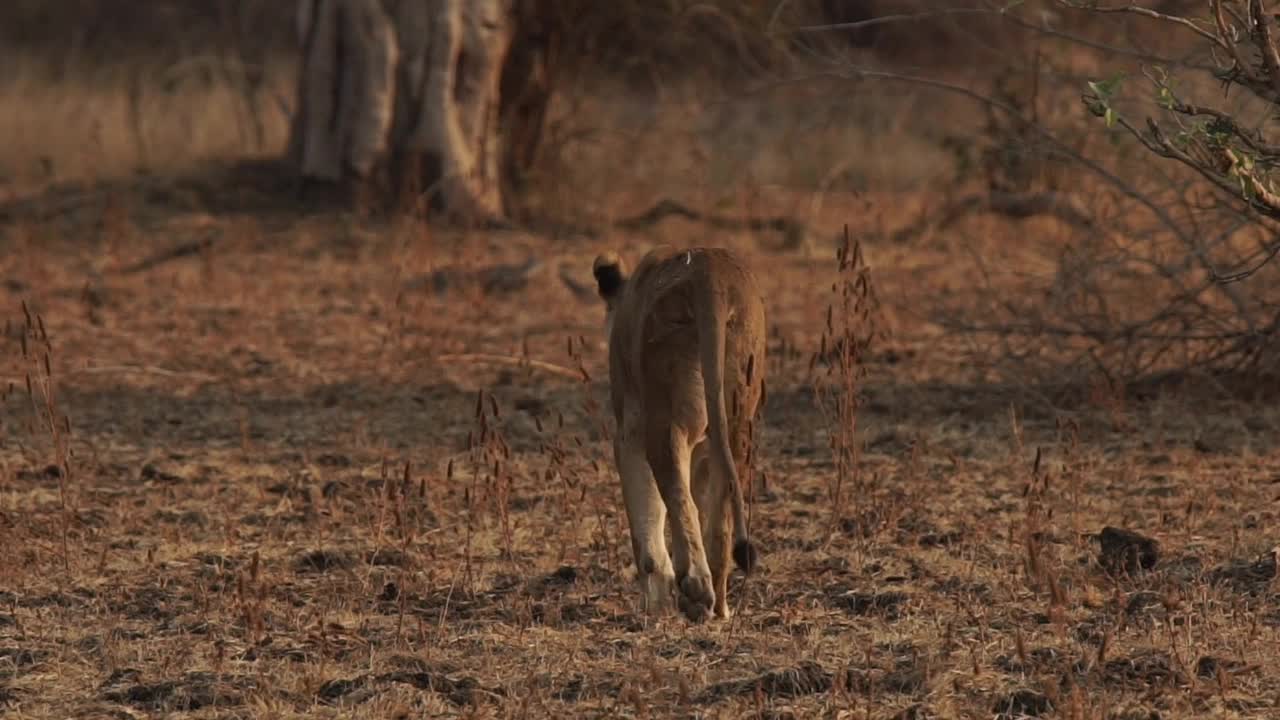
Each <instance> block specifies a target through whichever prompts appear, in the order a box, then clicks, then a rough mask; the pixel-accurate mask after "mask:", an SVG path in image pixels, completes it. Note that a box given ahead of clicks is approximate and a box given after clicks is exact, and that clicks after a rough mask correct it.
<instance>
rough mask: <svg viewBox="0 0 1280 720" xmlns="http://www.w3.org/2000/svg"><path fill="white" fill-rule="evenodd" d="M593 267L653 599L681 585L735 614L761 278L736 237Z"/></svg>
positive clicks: (640, 555) (746, 556)
mask: <svg viewBox="0 0 1280 720" xmlns="http://www.w3.org/2000/svg"><path fill="white" fill-rule="evenodd" d="M593 272H594V275H595V278H596V284H597V289H598V291H599V293H600V295H601V297H603V298H604V300H605V302H606V305H607V308H608V314H607V317H608V320H607V322H606V327H607V332H608V335H609V385H610V397H611V401H612V405H613V412H614V418H615V419H616V421H617V425H618V427H617V433H616V437H615V440H614V458H615V461H616V463H617V467H618V474H619V475H620V477H621V481H622V490H623V499H624V502H625V505H626V509H627V519H628V522H629V523H630V527H631V543H632V551H633V553H634V557H635V563H636V571H637V574H638V579H639V581H640V584H641V587H642V589H643V591H644V600H645V604H646V607H650V608H654V607H655V606H656V607H662V606H664V605H665V604H666V602H667V600H668V598H669V597H670V596H671V593H672V592H673V590H678V592H679V605H680V609H681V610H682V611H683V612H684V613H685V615H686V616H688V617H689V618H690V619H692V620H701V619H703V618H705V617H706V616H707V614H708V613H714V614H715V615H717V616H718V617H721V618H726V617H729V604H728V598H727V592H728V580H729V571H730V558H732V559H733V561H735V562H736V563H737V565H738V566H739V567H740V568H742V570H743V571H745V572H750V571H751V570H752V568H753V566H754V565H755V563H756V550H755V548H754V546H753V545H752V543H751V540H750V538H749V537H748V534H747V525H746V515H745V509H744V502H743V497H742V482H741V478H742V477H743V474H744V471H745V462H746V454H747V448H748V445H749V444H750V440H751V437H750V436H751V423H752V421H753V419H754V418H755V416H756V413H757V410H758V408H759V405H760V402H761V398H762V396H763V394H764V368H765V316H764V303H763V300H762V298H761V295H760V292H759V290H758V287H757V284H756V281H755V278H754V276H753V275H752V273H751V271H750V269H749V268H748V267H747V265H746V264H745V263H744V262H743V261H742V260H741V259H740V258H739V257H738V256H737V255H735V254H733V253H732V252H730V251H728V250H724V249H718V248H693V249H689V250H676V249H674V248H671V247H667V246H662V247H659V248H656V249H654V250H652V251H651V252H649V254H648V255H646V256H645V257H644V259H643V260H641V261H640V264H639V265H638V266H637V267H636V269H635V272H633V273H631V274H629V275H628V273H627V271H626V267H625V265H624V263H623V262H622V261H621V259H620V258H619V257H618V256H617V255H616V254H615V253H606V254H604V255H601V256H599V257H597V258H596V261H595V264H594V267H593ZM668 516H669V518H670V523H671V534H672V543H671V544H672V547H671V552H670V553H669V554H668V552H667V548H666V540H665V538H664V520H665V519H666V518H667V517H668Z"/></svg>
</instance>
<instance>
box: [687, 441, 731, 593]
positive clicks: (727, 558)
mask: <svg viewBox="0 0 1280 720" xmlns="http://www.w3.org/2000/svg"><path fill="white" fill-rule="evenodd" d="M693 498H694V503H695V504H697V506H698V522H699V524H700V525H701V526H702V545H703V547H704V548H705V550H706V553H707V565H708V566H709V568H710V570H711V586H712V588H713V589H714V590H715V594H716V601H715V607H714V608H712V610H713V612H714V613H715V615H716V617H719V618H728V617H729V616H730V615H731V611H730V610H729V573H730V572H731V571H732V569H733V515H732V514H731V511H730V506H729V486H728V483H727V482H726V479H725V478H722V477H718V473H715V472H713V471H712V468H711V462H710V458H708V457H707V444H706V441H703V442H700V443H698V445H697V446H696V447H695V448H694V450H693Z"/></svg>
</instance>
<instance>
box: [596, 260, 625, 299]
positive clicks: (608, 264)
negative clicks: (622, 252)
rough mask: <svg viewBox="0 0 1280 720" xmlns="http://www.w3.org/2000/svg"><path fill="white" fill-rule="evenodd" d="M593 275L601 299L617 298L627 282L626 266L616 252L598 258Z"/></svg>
mask: <svg viewBox="0 0 1280 720" xmlns="http://www.w3.org/2000/svg"><path fill="white" fill-rule="evenodd" d="M591 274H592V275H594V276H595V278H596V290H597V292H599V293H600V297H602V298H604V299H605V300H612V299H613V298H615V297H617V295H618V292H619V291H621V290H622V286H623V285H625V284H626V282H627V270H626V266H625V265H624V264H623V262H622V258H620V257H618V254H617V253H615V252H612V251H610V252H607V253H604V254H603V255H600V256H598V257H597V258H596V261H595V262H594V263H592V265H591Z"/></svg>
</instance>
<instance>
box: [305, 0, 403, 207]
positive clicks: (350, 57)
mask: <svg viewBox="0 0 1280 720" xmlns="http://www.w3.org/2000/svg"><path fill="white" fill-rule="evenodd" d="M297 31H298V37H299V40H300V42H301V43H302V52H303V59H302V71H301V72H300V73H299V77H298V107H297V109H296V110H295V112H294V118H293V126H292V128H291V132H290V139H289V158H290V160H292V161H293V162H294V163H295V164H296V166H297V168H298V171H299V172H300V173H301V175H302V176H303V177H304V178H311V179H318V180H328V181H337V180H341V179H343V178H344V177H346V176H349V175H354V176H357V177H365V176H367V175H368V174H369V172H370V171H371V170H372V169H373V165H374V163H375V162H376V161H377V158H378V156H379V155H380V154H381V153H383V152H384V151H385V149H386V141H387V130H388V128H389V127H390V124H391V108H392V100H393V97H394V89H395V88H394V77H395V67H396V63H397V61H398V59H399V51H398V47H397V45H396V42H395V33H394V30H393V28H392V26H391V22H390V20H389V19H388V17H387V15H386V13H385V12H384V10H383V8H382V5H381V3H380V2H379V0H302V1H301V2H300V3H299V7H298V26H297Z"/></svg>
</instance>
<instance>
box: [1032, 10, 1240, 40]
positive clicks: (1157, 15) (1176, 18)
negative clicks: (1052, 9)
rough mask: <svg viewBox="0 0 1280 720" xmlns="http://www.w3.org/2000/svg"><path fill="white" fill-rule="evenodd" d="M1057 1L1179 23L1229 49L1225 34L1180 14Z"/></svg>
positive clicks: (1102, 11)
mask: <svg viewBox="0 0 1280 720" xmlns="http://www.w3.org/2000/svg"><path fill="white" fill-rule="evenodd" d="M1057 2H1058V4H1059V5H1061V6H1062V7H1067V8H1071V9H1072V10H1088V11H1090V12H1096V13H1121V14H1128V15H1139V16H1142V17H1147V18H1151V19H1152V20H1159V21H1161V22H1168V23H1173V24H1174V25H1180V26H1182V27H1184V28H1187V29H1188V30H1190V31H1191V32H1194V33H1195V34H1197V35H1199V36H1200V37H1202V38H1204V39H1206V40H1208V41H1210V42H1212V43H1213V44H1215V45H1218V46H1220V47H1222V48H1223V49H1228V50H1229V49H1231V48H1230V47H1229V46H1228V44H1227V41H1226V35H1225V34H1223V35H1222V36H1221V37H1219V35H1215V34H1214V33H1213V32H1211V31H1209V30H1206V29H1204V28H1202V27H1200V26H1199V25H1197V24H1196V22H1195V21H1194V20H1192V19H1191V18H1187V17H1182V16H1181V15H1169V14H1168V13H1162V12H1159V11H1157V10H1152V9H1151V8H1145V7H1140V6H1137V5H1118V6H1114V7H1094V6H1091V5H1088V6H1085V5H1078V4H1076V3H1075V2H1072V0H1057ZM1214 2H1215V4H1217V3H1220V0H1214Z"/></svg>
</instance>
